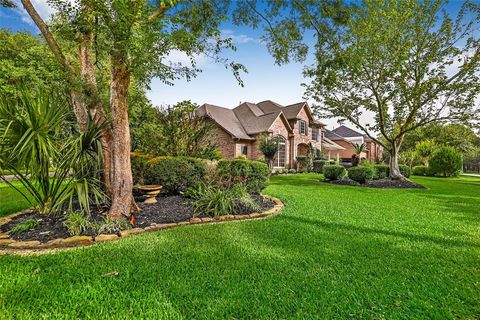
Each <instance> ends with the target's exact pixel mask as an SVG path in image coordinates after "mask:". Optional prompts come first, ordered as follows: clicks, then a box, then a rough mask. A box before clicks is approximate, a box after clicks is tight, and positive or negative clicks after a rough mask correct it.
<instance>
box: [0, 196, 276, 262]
mask: <svg viewBox="0 0 480 320" xmlns="http://www.w3.org/2000/svg"><path fill="white" fill-rule="evenodd" d="M264 197H265V198H268V199H270V200H272V201H273V202H274V203H275V205H274V207H273V208H272V209H269V210H266V211H262V212H254V213H251V214H244V215H225V216H219V217H216V218H198V217H194V218H191V219H190V220H188V221H182V222H178V223H152V224H151V225H150V226H148V227H145V228H133V229H128V230H124V231H121V232H120V234H100V235H98V236H73V237H68V238H58V239H52V240H50V241H48V242H46V243H41V242H40V241H38V240H32V241H17V240H14V239H11V238H10V236H9V234H8V233H2V232H0V252H2V251H3V252H6V253H15V252H22V251H27V250H30V251H36V252H48V251H52V250H51V249H59V248H72V247H84V246H89V245H93V244H95V243H98V242H104V241H111V240H117V239H122V238H127V237H130V236H132V235H135V234H137V233H142V232H147V231H157V230H161V229H169V228H174V227H177V226H183V225H190V224H212V223H223V222H228V221H247V220H253V219H261V218H268V217H271V216H274V215H276V214H278V213H279V212H280V211H281V210H282V209H283V207H284V204H283V202H282V201H281V200H280V199H278V198H275V197H271V196H265V195H264ZM31 212H32V209H26V210H23V211H20V212H17V213H14V214H11V215H9V216H6V217H2V218H0V225H4V224H6V223H8V222H10V221H11V220H12V219H13V218H15V217H16V216H19V215H21V214H25V213H31Z"/></svg>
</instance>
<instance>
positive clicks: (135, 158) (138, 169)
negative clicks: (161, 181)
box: [130, 152, 154, 185]
mask: <svg viewBox="0 0 480 320" xmlns="http://www.w3.org/2000/svg"><path fill="white" fill-rule="evenodd" d="M153 158H154V156H152V155H150V154H146V153H140V152H132V153H130V161H131V163H132V177H133V184H140V185H143V184H145V180H144V177H145V170H146V168H147V162H148V161H149V160H151V159H153Z"/></svg>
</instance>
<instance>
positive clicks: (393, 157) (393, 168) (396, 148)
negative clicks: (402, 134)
mask: <svg viewBox="0 0 480 320" xmlns="http://www.w3.org/2000/svg"><path fill="white" fill-rule="evenodd" d="M400 145H401V141H399V142H394V144H393V146H392V148H391V149H390V150H389V153H390V161H389V167H390V179H393V180H405V177H404V176H403V175H402V173H401V172H400V167H399V166H398V155H399V153H400Z"/></svg>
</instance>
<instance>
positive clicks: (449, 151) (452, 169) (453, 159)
mask: <svg viewBox="0 0 480 320" xmlns="http://www.w3.org/2000/svg"><path fill="white" fill-rule="evenodd" d="M429 165H430V170H431V173H432V174H434V175H440V176H443V177H458V176H459V175H460V173H461V171H462V156H461V155H460V153H458V152H457V151H456V150H455V149H453V148H452V147H446V146H445V147H440V148H439V149H437V151H435V152H434V153H433V156H432V157H431V158H430V162H429Z"/></svg>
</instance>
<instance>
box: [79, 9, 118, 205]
mask: <svg viewBox="0 0 480 320" xmlns="http://www.w3.org/2000/svg"><path fill="white" fill-rule="evenodd" d="M87 9H88V8H87ZM87 9H85V10H87ZM92 40H93V34H92V33H91V32H88V31H87V32H80V33H79V35H78V57H79V61H80V74H81V77H82V82H83V83H82V88H83V93H84V97H85V99H87V100H88V101H87V103H88V106H87V108H88V112H89V114H90V117H91V119H92V120H93V121H94V123H95V125H96V126H98V127H104V128H103V130H102V135H101V137H100V143H101V144H102V151H103V161H102V182H103V185H104V187H105V192H106V194H107V195H108V196H109V197H110V198H111V197H112V183H113V181H112V161H113V159H112V148H111V144H112V128H111V126H110V124H109V121H108V119H107V116H106V115H105V112H104V110H103V105H102V101H101V100H100V97H99V94H98V87H97V79H96V76H95V67H94V63H93V48H92ZM82 130H83V129H82Z"/></svg>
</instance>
